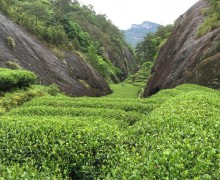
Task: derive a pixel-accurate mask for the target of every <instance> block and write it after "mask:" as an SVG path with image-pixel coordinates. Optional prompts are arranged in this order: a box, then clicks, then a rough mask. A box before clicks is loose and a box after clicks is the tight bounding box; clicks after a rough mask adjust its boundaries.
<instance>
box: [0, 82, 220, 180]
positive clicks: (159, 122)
mask: <svg viewBox="0 0 220 180" xmlns="http://www.w3.org/2000/svg"><path fill="white" fill-rule="evenodd" d="M25 91H26V90H25ZM0 102H1V101H0ZM219 139H220V92H219V91H217V90H212V89H209V88H205V87H201V86H197V85H189V84H185V85H181V86H179V87H177V88H175V89H169V90H163V91H160V92H159V93H158V94H156V95H154V96H152V97H151V98H148V99H138V98H115V97H101V98H91V97H80V98H72V97H67V96H64V95H62V94H58V95H57V96H51V95H49V94H48V93H45V94H41V96H40V97H39V96H33V97H32V100H27V102H24V103H23V105H20V106H18V107H17V108H13V109H12V110H8V112H5V113H3V114H2V115H1V116H0V179H42V180H43V179H122V180H123V179H126V180H127V179H131V180H132V179H134V180H139V179H140V180H142V179H219V177H220V140H219Z"/></svg>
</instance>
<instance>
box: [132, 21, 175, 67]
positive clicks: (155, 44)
mask: <svg viewBox="0 0 220 180" xmlns="http://www.w3.org/2000/svg"><path fill="white" fill-rule="evenodd" d="M172 29H173V25H167V26H159V27H158V29H157V32H156V33H149V34H147V36H145V38H144V41H143V42H141V43H138V44H137V46H136V54H137V58H138V60H139V61H140V62H141V63H143V62H146V61H154V60H155V59H156V58H157V55H158V52H159V50H160V49H161V47H162V46H163V45H164V44H165V42H166V40H167V39H168V37H169V36H170V34H171V32H172Z"/></svg>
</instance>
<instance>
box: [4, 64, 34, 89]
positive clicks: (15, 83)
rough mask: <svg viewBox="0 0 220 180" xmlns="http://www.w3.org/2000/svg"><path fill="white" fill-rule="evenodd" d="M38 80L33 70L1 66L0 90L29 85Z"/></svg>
mask: <svg viewBox="0 0 220 180" xmlns="http://www.w3.org/2000/svg"><path fill="white" fill-rule="evenodd" d="M36 80H37V76H36V75H35V74H34V73H32V72H29V71H25V70H10V69H5V68H0V90H9V89H12V88H16V87H19V88H24V87H28V86H30V85H31V84H34V83H35V82H36Z"/></svg>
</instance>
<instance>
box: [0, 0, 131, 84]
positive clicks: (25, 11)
mask: <svg viewBox="0 0 220 180" xmlns="http://www.w3.org/2000/svg"><path fill="white" fill-rule="evenodd" d="M0 4H1V7H0V11H4V13H5V14H7V15H8V16H9V17H10V18H11V19H13V20H14V21H15V22H16V23H18V24H19V25H21V26H23V27H24V28H25V29H26V30H28V31H29V32H31V33H33V34H34V35H36V36H37V37H38V38H40V39H41V40H42V41H44V42H46V43H48V44H49V46H50V47H56V48H57V49H62V50H70V51H74V50H75V51H81V52H82V53H85V55H86V54H87V53H88V51H89V48H90V47H91V46H94V47H95V48H96V54H97V57H99V58H98V60H97V61H99V65H98V66H97V65H96V66H94V67H95V68H96V67H100V68H99V69H97V70H98V71H99V72H102V75H103V76H104V77H105V78H106V79H108V80H109V79H111V77H112V78H113V79H119V78H118V77H117V76H121V75H122V74H121V73H115V72H114V68H115V65H113V64H111V65H112V66H114V67H113V68H112V67H110V69H111V70H110V71H111V73H109V70H108V65H109V63H108V62H107V61H108V60H106V59H109V58H108V57H106V53H105V52H106V51H108V52H110V53H111V54H113V53H114V57H112V59H114V62H117V61H118V62H120V61H121V59H122V58H124V47H126V46H127V45H126V43H125V42H124V40H123V37H122V35H121V33H120V31H119V30H118V29H117V27H115V26H114V25H113V24H112V23H111V21H109V20H108V19H107V17H106V16H105V15H100V14H96V13H95V11H94V10H93V9H92V7H91V6H89V7H88V6H85V5H80V4H79V2H78V1H70V0H54V1H50V0H34V1H30V0H22V1H16V0H10V1H8V0H0ZM3 7H4V8H3ZM7 41H8V44H9V46H10V47H12V48H14V47H15V43H13V42H14V41H13V39H12V38H10V39H8V40H7ZM100 47H102V48H104V51H100ZM115 54H116V55H115ZM61 59H62V58H61ZM106 62H107V64H106ZM106 70H107V72H106ZM115 76H116V77H115Z"/></svg>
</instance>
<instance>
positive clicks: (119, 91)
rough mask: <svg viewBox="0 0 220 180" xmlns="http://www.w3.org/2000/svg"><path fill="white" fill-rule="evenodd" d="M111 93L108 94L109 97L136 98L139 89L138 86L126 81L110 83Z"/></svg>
mask: <svg viewBox="0 0 220 180" xmlns="http://www.w3.org/2000/svg"><path fill="white" fill-rule="evenodd" d="M110 88H111V89H112V91H113V94H110V95H108V96H107V97H109V98H137V97H138V93H139V91H140V87H139V86H134V85H132V84H128V83H120V84H110Z"/></svg>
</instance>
